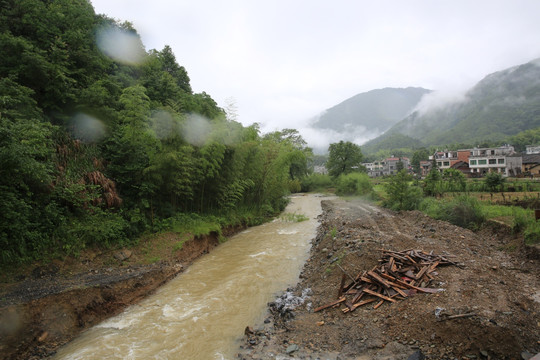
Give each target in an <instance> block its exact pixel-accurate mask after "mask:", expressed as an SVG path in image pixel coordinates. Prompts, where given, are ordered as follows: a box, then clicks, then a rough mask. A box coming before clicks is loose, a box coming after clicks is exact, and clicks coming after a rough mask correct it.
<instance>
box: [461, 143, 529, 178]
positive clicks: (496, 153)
mask: <svg viewBox="0 0 540 360" xmlns="http://www.w3.org/2000/svg"><path fill="white" fill-rule="evenodd" d="M469 167H470V169H471V174H473V175H483V174H486V173H488V172H497V173H500V174H502V175H503V176H517V175H518V174H521V171H522V157H521V155H520V154H518V153H516V151H515V150H514V147H513V146H511V145H503V146H500V147H498V148H474V149H472V150H471V151H470V156H469Z"/></svg>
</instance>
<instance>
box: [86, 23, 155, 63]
mask: <svg viewBox="0 0 540 360" xmlns="http://www.w3.org/2000/svg"><path fill="white" fill-rule="evenodd" d="M96 41H97V44H98V47H99V49H100V50H101V51H102V52H103V53H104V54H105V55H107V56H108V57H110V58H112V59H114V60H116V61H118V62H120V63H123V64H129V65H137V64H140V63H141V62H142V61H143V59H144V56H145V51H144V46H143V45H142V42H141V39H140V38H139V36H137V34H135V33H132V32H129V31H127V30H123V29H119V28H116V27H104V28H102V29H100V30H99V31H98V33H97V38H96Z"/></svg>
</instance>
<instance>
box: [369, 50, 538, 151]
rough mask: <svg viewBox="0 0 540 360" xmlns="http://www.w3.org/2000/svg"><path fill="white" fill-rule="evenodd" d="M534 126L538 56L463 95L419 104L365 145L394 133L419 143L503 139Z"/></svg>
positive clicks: (374, 147) (374, 144) (493, 75)
mask: <svg viewBox="0 0 540 360" xmlns="http://www.w3.org/2000/svg"><path fill="white" fill-rule="evenodd" d="M536 127H540V59H535V60H532V61H530V62H528V63H525V64H521V65H516V66H513V67H510V68H507V69H504V70H500V71H497V72H494V73H491V74H488V75H487V76H485V77H484V78H483V79H482V80H480V81H479V82H478V83H477V84H476V85H474V86H473V87H472V88H471V89H469V90H468V91H467V93H466V94H465V99H464V100H463V101H457V102H453V103H449V104H447V105H446V106H442V107H438V108H437V109H434V110H427V111H426V112H423V113H422V112H421V111H419V110H418V109H417V110H416V111H414V112H413V113H411V114H410V115H409V116H407V117H406V118H404V119H403V120H401V121H399V122H397V123H396V124H395V125H394V126H392V128H390V129H389V130H388V131H386V132H385V133H384V134H382V135H381V136H379V137H377V138H375V139H372V140H370V141H368V142H367V143H365V144H364V147H365V148H366V150H367V151H369V152H375V151H377V150H381V149H385V147H382V145H379V146H377V145H378V144H384V143H391V141H388V139H391V138H392V137H396V136H397V135H398V134H399V135H402V136H406V137H409V138H412V139H415V140H417V141H418V145H419V146H430V145H447V144H452V143H475V142H482V141H486V140H489V141H502V140H503V139H505V138H507V137H509V136H512V135H515V134H517V133H519V132H521V131H524V130H528V129H533V128H536ZM384 146H386V145H384ZM386 149H387V148H386Z"/></svg>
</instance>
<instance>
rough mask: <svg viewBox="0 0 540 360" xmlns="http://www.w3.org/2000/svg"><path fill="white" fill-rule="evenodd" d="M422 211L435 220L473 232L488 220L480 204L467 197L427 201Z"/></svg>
mask: <svg viewBox="0 0 540 360" xmlns="http://www.w3.org/2000/svg"><path fill="white" fill-rule="evenodd" d="M420 210H422V211H423V212H425V213H426V214H428V215H429V216H431V217H433V218H435V219H438V220H444V221H448V222H450V223H452V224H454V225H458V226H461V227H465V228H469V229H473V230H475V229H477V228H478V227H479V226H480V225H481V224H482V223H483V222H484V221H485V219H486V217H485V215H484V212H483V211H482V206H481V204H480V202H479V201H478V200H477V199H475V198H473V197H469V196H465V195H462V196H458V197H456V198H453V199H451V200H442V201H437V200H435V199H425V200H424V201H422V203H421V205H420Z"/></svg>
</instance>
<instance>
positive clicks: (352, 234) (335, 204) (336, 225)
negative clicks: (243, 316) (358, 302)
mask: <svg viewBox="0 0 540 360" xmlns="http://www.w3.org/2000/svg"><path fill="white" fill-rule="evenodd" d="M323 210H324V213H323V215H322V216H321V217H320V221H321V225H320V228H319V232H318V235H317V238H316V239H314V241H313V246H312V249H311V256H310V259H309V260H308V262H307V263H306V265H305V267H304V270H303V272H302V274H301V278H300V281H299V283H298V284H297V286H296V287H295V288H293V289H288V292H289V294H290V295H288V296H290V297H292V298H294V296H301V295H302V292H304V294H305V290H306V289H310V294H311V295H309V297H308V298H307V299H304V301H303V302H302V303H300V304H298V305H297V307H295V308H294V310H292V311H287V312H285V313H283V312H281V311H276V307H275V304H270V306H269V315H268V317H267V319H266V320H265V323H264V324H252V327H253V328H254V329H251V330H250V331H247V332H246V336H245V342H244V343H243V344H242V345H241V349H240V351H239V354H238V358H239V359H269V358H271V359H274V358H275V359H289V358H299V359H366V360H367V359H378V360H382V359H398V360H399V359H421V358H426V359H452V360H453V359H526V358H528V357H529V356H532V355H533V354H537V353H540V276H539V275H540V266H539V260H538V251H537V249H532V248H529V247H525V246H524V245H523V239H522V238H520V237H519V236H516V235H513V234H512V233H511V231H510V230H509V229H508V228H507V227H505V226H503V225H501V224H497V223H492V224H489V225H487V226H486V227H484V228H483V229H481V230H480V231H478V232H476V233H475V232H472V231H470V230H467V229H463V228H460V227H457V226H454V225H451V224H448V223H446V222H441V221H436V220H433V219H431V218H429V217H427V216H426V215H424V214H422V213H420V212H416V211H414V212H401V213H394V212H391V211H388V210H385V209H380V208H377V207H374V206H372V205H369V204H366V203H364V202H362V201H360V200H350V201H344V200H341V199H339V200H334V201H325V202H323ZM381 248H384V249H391V250H398V251H401V250H406V249H411V248H414V249H420V250H424V251H427V252H429V251H434V252H435V253H448V254H451V255H454V256H455V258H454V259H456V261H457V262H459V263H461V264H463V265H464V268H463V269H461V268H459V267H455V266H449V267H444V268H440V269H439V271H438V276H437V277H436V279H435V285H436V286H437V287H441V288H444V289H445V291H444V292H441V293H438V294H418V295H415V296H413V297H409V298H407V299H405V300H404V301H400V302H398V303H395V304H391V303H384V304H383V305H382V306H381V307H379V308H378V309H376V310H374V309H373V304H370V305H365V306H363V307H360V308H358V309H356V310H355V311H354V312H352V313H348V314H344V313H343V312H342V311H341V308H342V307H343V306H337V307H335V308H330V309H326V310H323V311H320V312H317V313H315V312H313V309H314V308H317V307H318V306H320V305H324V304H327V303H330V302H331V301H333V300H335V299H336V298H337V293H338V287H339V284H340V280H341V277H342V271H345V272H346V273H347V274H350V275H351V276H356V275H357V274H358V273H359V272H360V271H363V270H369V269H371V268H373V267H374V266H375V265H376V264H377V261H378V259H379V257H380V251H379V249H381ZM338 265H339V266H338ZM340 267H341V268H342V269H343V270H341V269H340ZM436 313H439V316H437V315H436ZM471 313H472V314H475V315H474V316H470V317H464V318H456V319H451V320H446V321H441V316H440V314H446V315H457V314H471Z"/></svg>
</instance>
